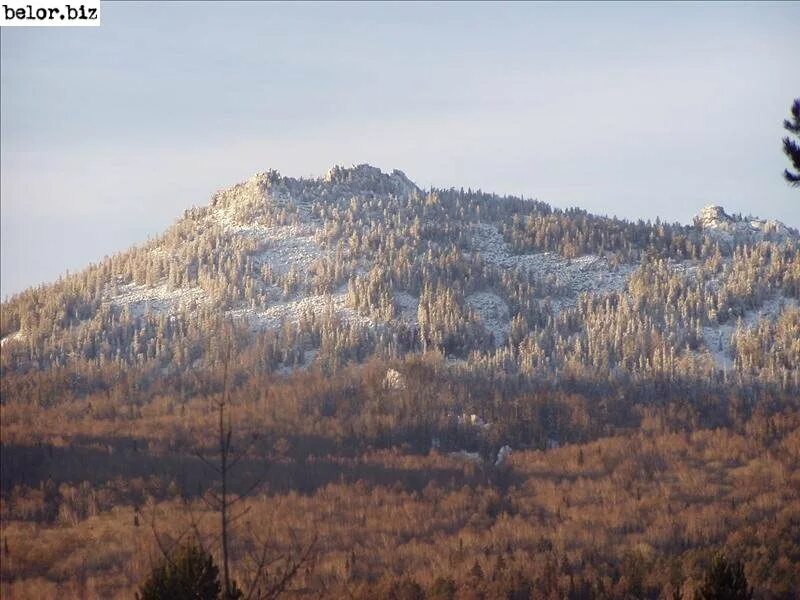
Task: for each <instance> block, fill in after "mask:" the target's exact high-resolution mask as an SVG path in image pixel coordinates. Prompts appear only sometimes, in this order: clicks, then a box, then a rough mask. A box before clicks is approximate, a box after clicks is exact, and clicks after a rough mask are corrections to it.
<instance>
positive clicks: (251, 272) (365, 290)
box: [0, 165, 800, 600]
mask: <svg viewBox="0 0 800 600" xmlns="http://www.w3.org/2000/svg"><path fill="white" fill-rule="evenodd" d="M799 300H800V236H799V235H798V232H797V231H795V230H793V229H791V228H789V227H787V226H785V225H782V224H780V223H775V222H767V221H762V220H759V219H757V218H752V217H747V218H744V217H741V216H737V215H728V214H726V213H725V211H724V209H722V208H720V207H708V208H706V209H703V210H702V211H701V213H700V215H699V216H698V218H697V219H696V220H695V221H694V222H693V223H692V224H690V225H681V224H668V223H662V222H660V221H656V222H655V223H651V222H644V221H637V222H628V221H623V220H618V219H611V218H607V217H602V216H596V215H591V214H588V213H587V212H585V211H582V210H578V209H570V210H557V209H554V208H552V207H550V206H548V205H546V204H543V203H541V202H537V201H534V200H526V199H522V198H514V197H500V196H497V195H494V194H488V193H484V192H481V191H473V190H462V189H446V190H445V189H430V190H423V189H420V188H419V187H418V186H416V185H415V184H414V183H413V182H412V181H411V180H410V179H409V178H407V177H406V176H405V175H404V174H403V173H401V172H400V171H393V172H391V173H384V172H382V171H380V170H379V169H376V168H374V167H371V166H368V165H360V166H356V167H353V168H342V167H334V168H333V169H331V170H330V171H329V172H328V173H327V174H326V175H325V176H324V177H320V178H312V179H296V178H292V177H285V176H282V175H280V174H279V173H277V172H275V171H268V172H265V173H259V174H257V175H255V176H253V177H252V178H250V179H249V180H247V181H245V182H243V183H240V184H238V185H235V186H233V187H231V188H230V189H227V190H224V191H221V192H219V193H217V194H215V195H214V196H213V198H212V199H211V202H210V203H209V204H208V205H207V206H204V207H200V208H193V209H191V210H188V211H186V213H185V214H184V215H183V216H182V217H181V218H180V219H178V220H177V222H176V223H175V224H174V225H173V226H172V227H170V228H169V229H168V230H167V231H166V232H164V234H163V235H161V236H159V237H158V238H157V239H154V240H152V241H149V242H148V243H146V244H144V245H142V246H139V247H134V248H131V249H129V250H126V251H124V252H121V253H120V254H116V255H114V256H111V257H108V258H105V259H104V260H102V261H101V262H99V263H98V264H95V265H90V266H89V267H87V268H86V269H85V270H83V271H81V272H79V273H75V274H72V275H69V276H67V277H64V278H62V279H60V280H59V281H57V282H55V283H53V284H51V285H46V286H41V287H38V288H34V289H29V290H26V291H25V292H23V293H21V294H18V295H16V296H14V297H13V298H11V299H10V300H9V301H7V302H5V303H3V305H2V307H0V309H1V310H0V317H1V322H0V338H1V339H2V352H0V429H1V430H2V431H1V434H2V435H0V528H2V532H3V533H2V538H3V539H2V544H0V546H2V547H0V552H1V553H2V560H0V596H2V597H3V598H5V597H9V598H11V597H15V598H16V597H20V598H66V597H69V598H72V597H81V598H94V597H98V598H131V597H134V595H135V593H136V590H137V589H138V588H139V586H140V585H142V583H143V582H145V581H147V580H148V577H149V575H148V573H149V572H150V569H151V568H152V561H151V560H148V559H149V558H151V557H156V558H158V557H160V556H161V555H162V554H161V553H165V549H167V548H169V547H170V546H171V545H172V544H173V543H178V542H179V541H180V540H184V539H189V538H195V539H196V540H197V543H199V544H201V545H203V546H204V547H205V548H206V549H207V550H208V551H210V552H212V554H213V558H214V561H215V562H216V564H217V565H220V564H224V561H225V558H224V557H225V556H226V551H225V550H224V548H226V547H227V548H229V553H228V554H227V555H228V556H229V558H230V567H231V573H232V576H233V578H234V579H235V580H236V581H237V582H243V585H244V586H245V587H244V589H250V590H254V589H255V590H256V591H258V589H259V587H258V586H260V585H264V589H270V590H277V591H276V592H274V593H273V592H269V593H268V594H267V596H268V597H274V596H275V595H277V594H278V593H279V592H280V591H281V590H284V588H283V587H281V586H283V585H284V583H282V581H283V582H285V579H284V577H285V576H286V574H287V573H288V574H290V577H294V575H292V574H293V573H294V574H296V575H297V577H296V578H295V579H293V580H292V583H293V586H292V587H291V588H285V591H286V594H287V595H291V597H297V598H363V599H369V600H374V599H382V598H387V599H388V598H400V597H403V598H406V597H408V598H473V597H474V598H478V597H480V598H512V597H513V598H567V597H570V598H572V597H574V598H593V597H600V598H660V597H677V596H679V595H681V594H683V596H685V597H689V596H691V595H692V594H693V593H694V590H696V589H698V587H699V586H700V585H702V583H703V582H702V577H703V575H702V574H703V573H704V572H705V570H706V569H707V567H708V565H712V566H713V564H715V562H714V561H713V560H712V557H713V556H714V555H715V554H716V553H718V552H720V553H724V554H725V556H728V557H732V558H731V560H733V559H734V558H735V559H736V560H737V561H741V562H737V563H736V564H737V565H740V566H739V567H737V568H739V569H741V568H742V567H741V565H742V564H744V565H745V567H744V568H746V573H747V581H748V582H749V583H748V585H752V586H753V588H754V590H755V591H754V594H753V597H754V598H758V599H761V598H765V599H766V598H796V597H798V594H797V591H798V590H800V568H798V566H799V565H800V546H799V545H798V536H797V523H798V520H799V519H800V488H798V485H797V483H798V480H797V476H796V474H797V473H800V307H799V306H798V301H799ZM223 456H225V457H227V458H223ZM793 474H795V476H794V477H793V476H792V475H793ZM226 494H227V498H228V500H229V501H230V502H229V503H227V502H223V501H222V500H221V499H222V497H223V496H225V495H226ZM225 506H227V507H228V510H229V511H230V512H228V513H227V514H228V517H229V519H228V520H227V521H226V522H227V525H222V522H221V521H222V519H221V516H223V513H224V512H225V511H226V508H224V507H225ZM222 532H225V533H224V534H223V533H222ZM226 536H227V537H226ZM224 540H227V541H228V542H229V545H228V543H227V542H226V541H224ZM165 555H166V553H165ZM304 556H305V557H307V558H309V561H307V562H306V561H305V560H304V559H302V557H304ZM254 582H255V583H254ZM265 582H266V583H265ZM275 586H277V587H275ZM254 597H262V596H261V595H260V594H255V595H254Z"/></svg>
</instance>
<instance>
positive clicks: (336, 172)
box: [322, 163, 419, 193]
mask: <svg viewBox="0 0 800 600" xmlns="http://www.w3.org/2000/svg"><path fill="white" fill-rule="evenodd" d="M322 180H323V181H324V182H325V183H329V184H347V185H356V186H358V187H360V188H362V189H373V188H376V187H377V188H379V191H395V192H399V193H406V192H410V191H412V190H418V189H419V188H418V187H417V186H416V184H415V183H414V182H413V181H411V180H410V179H409V178H408V177H406V174H405V173H403V172H402V171H400V170H398V169H394V170H393V171H392V172H391V173H384V172H383V171H381V170H380V169H379V168H378V167H373V166H372V165H370V164H367V163H363V164H360V165H353V166H352V167H345V166H342V165H334V166H333V167H331V168H330V169H328V172H327V173H325V176H324V177H323V178H322ZM376 191H378V190H376Z"/></svg>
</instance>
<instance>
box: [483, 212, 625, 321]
mask: <svg viewBox="0 0 800 600" xmlns="http://www.w3.org/2000/svg"><path fill="white" fill-rule="evenodd" d="M472 243H473V248H474V249H475V250H477V251H478V252H480V253H481V255H482V256H483V258H484V260H486V262H488V263H489V264H493V265H496V266H498V267H502V268H507V269H522V270H523V271H525V272H527V273H528V274H529V275H532V276H534V277H536V278H538V279H540V280H550V281H553V282H554V283H556V285H559V286H561V287H563V288H564V289H565V291H566V293H565V294H564V295H562V296H550V297H549V298H550V300H551V304H552V306H553V309H554V311H555V312H556V313H557V312H559V311H560V310H563V309H564V308H567V307H571V306H575V304H577V302H578V297H579V296H580V294H581V293H583V292H588V293H589V294H593V295H602V294H609V293H611V292H619V291H622V290H623V289H625V284H626V283H627V281H628V277H629V276H630V274H631V273H632V272H633V271H634V270H635V269H636V267H635V266H634V265H621V266H619V267H617V268H612V267H611V265H610V264H609V263H608V260H606V259H605V258H603V257H601V256H596V255H584V256H581V257H578V258H575V259H568V258H564V257H563V256H560V255H558V254H554V253H552V252H541V253H536V254H512V253H511V250H510V249H509V247H508V244H506V242H505V240H504V239H503V236H502V235H501V234H500V232H499V231H498V229H497V227H496V226H495V225H491V224H488V223H480V224H478V225H475V226H474V228H473V230H472Z"/></svg>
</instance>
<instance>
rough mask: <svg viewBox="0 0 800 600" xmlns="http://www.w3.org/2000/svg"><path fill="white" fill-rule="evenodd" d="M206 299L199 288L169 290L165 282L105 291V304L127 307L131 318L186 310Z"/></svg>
mask: <svg viewBox="0 0 800 600" xmlns="http://www.w3.org/2000/svg"><path fill="white" fill-rule="evenodd" d="M206 299H207V295H206V293H205V292H204V291H203V289H202V288H200V287H183V288H177V289H174V290H171V289H169V286H167V284H166V283H165V282H163V281H162V282H161V283H159V284H158V285H154V286H151V287H148V286H146V285H136V284H135V283H128V284H124V285H120V286H118V287H117V289H116V293H114V290H113V288H111V287H109V286H107V287H106V290H105V298H104V302H105V303H110V304H111V305H112V306H117V307H125V306H127V307H128V310H129V311H130V313H131V316H133V317H141V316H143V315H144V314H145V313H147V312H148V311H149V312H152V313H171V312H176V311H177V310H178V309H180V308H186V307H189V306H191V305H192V304H193V303H198V304H199V303H203V302H205V301H206Z"/></svg>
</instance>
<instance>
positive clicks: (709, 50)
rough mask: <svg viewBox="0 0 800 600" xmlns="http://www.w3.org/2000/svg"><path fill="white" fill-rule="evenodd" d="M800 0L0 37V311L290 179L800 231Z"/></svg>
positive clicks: (134, 18) (246, 7) (403, 14)
mask: <svg viewBox="0 0 800 600" xmlns="http://www.w3.org/2000/svg"><path fill="white" fill-rule="evenodd" d="M798 22H800V3H797V2H795V3H788V2H787V3H776V4H767V3H754V4H722V3H710V4H673V3H670V4H662V5H657V4H643V5H636V4H629V3H623V4H608V5H599V4H573V5H568V4H561V3H559V4H530V5H524V4H509V5H496V4H491V5H489V4H484V5H481V4H473V3H470V4H407V5H391V4H389V5H386V4H380V5H378V4H375V5H367V4H337V5H331V4H307V5H289V4H285V5H284V4H267V3H264V4H260V3H255V2H250V3H243V4H235V3H228V2H226V3H219V4H216V3H212V2H200V3H197V4H192V3H186V2H184V3H156V2H151V3H143V4H137V3H122V2H107V1H104V2H103V4H102V26H101V27H99V28H27V27H26V28H6V29H4V30H3V31H2V32H0V36H1V37H2V42H1V45H2V85H1V86H0V87H1V88H2V90H1V91H2V96H1V98H0V99H1V100H2V165H1V167H2V172H1V175H0V185H1V188H0V192H2V227H1V232H0V233H1V234H2V238H0V239H2V255H1V266H2V271H0V272H1V273H2V277H1V279H0V287H2V291H1V293H2V296H3V297H6V296H7V295H8V294H11V293H14V292H16V291H19V290H21V289H23V288H24V287H26V286H29V285H33V284H37V283H39V282H42V281H47V280H52V279H54V278H56V277H57V276H58V275H59V274H61V273H63V272H64V271H65V270H66V269H71V270H75V269H79V268H81V267H83V266H85V265H86V264H87V263H88V262H90V261H96V260H99V259H101V258H102V257H103V256H104V255H105V254H109V253H112V252H114V251H116V250H122V249H124V248H125V247H127V246H129V245H131V244H132V243H135V242H137V241H143V240H145V239H146V238H147V237H148V236H150V235H154V234H157V233H159V232H161V231H163V230H164V229H165V228H166V227H167V226H168V225H169V224H170V223H172V222H173V221H174V220H175V219H176V218H177V217H178V216H179V215H180V214H181V213H182V211H183V210H184V209H185V208H187V207H189V206H192V205H201V204H205V203H207V202H208V200H209V198H210V196H211V194H212V193H213V192H214V191H215V190H217V189H219V188H222V187H227V186H228V185H232V184H234V183H236V182H238V181H241V180H243V179H246V178H248V177H249V176H250V175H251V174H252V173H254V172H256V171H261V170H266V169H268V168H276V169H278V170H279V171H281V172H282V173H284V174H287V175H293V176H308V175H315V176H318V175H322V174H323V173H324V172H325V171H326V170H327V169H328V168H329V167H330V166H331V165H333V164H337V163H338V164H345V165H349V164H353V163H362V162H368V163H370V164H373V165H375V166H378V167H381V168H382V169H384V170H391V169H393V168H399V169H401V170H403V171H405V172H406V174H407V175H408V176H409V177H410V178H411V179H412V180H414V181H416V182H417V183H418V184H419V185H420V186H424V187H427V186H430V185H434V186H437V187H450V186H456V187H461V186H463V187H472V188H481V189H484V190H487V191H495V192H499V193H513V194H518V195H524V196H526V197H534V198H537V199H539V200H543V201H545V202H548V203H550V204H552V205H554V206H559V207H568V206H581V207H584V208H586V209H589V210H591V211H593V212H598V213H604V214H610V215H617V216H622V217H626V218H639V217H642V218H651V219H652V218H655V217H656V216H659V217H661V218H662V219H666V220H669V221H681V222H689V221H690V220H691V218H692V216H693V215H694V214H695V213H696V212H698V210H699V209H700V208H701V207H702V206H704V205H706V204H710V203H714V204H721V205H723V206H724V207H725V208H726V209H727V210H728V211H729V212H742V213H752V214H757V215H760V216H763V217H769V218H777V219H781V220H783V221H785V222H786V223H787V224H789V225H791V226H794V227H800V191H798V190H796V189H794V190H793V189H791V188H789V187H788V186H786V184H784V183H783V182H782V180H781V173H782V171H783V169H784V168H785V167H786V166H788V162H787V160H786V159H785V157H784V156H783V154H782V153H781V149H780V139H781V137H782V136H783V134H784V131H783V129H782V127H781V123H782V120H783V119H784V118H785V117H787V116H788V114H789V107H790V105H791V102H792V99H793V98H795V97H798V96H800V67H799V66H798V57H800V35H798V32H797V23H798Z"/></svg>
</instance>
